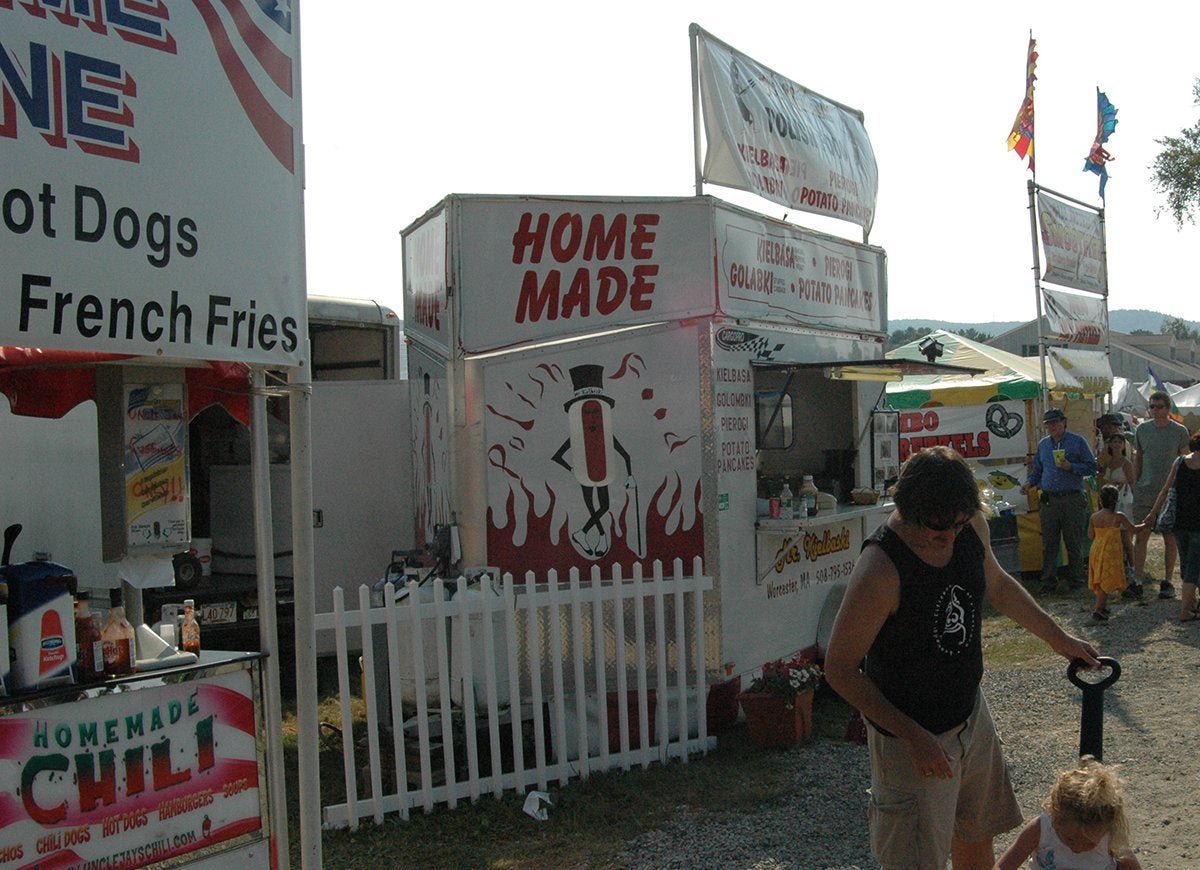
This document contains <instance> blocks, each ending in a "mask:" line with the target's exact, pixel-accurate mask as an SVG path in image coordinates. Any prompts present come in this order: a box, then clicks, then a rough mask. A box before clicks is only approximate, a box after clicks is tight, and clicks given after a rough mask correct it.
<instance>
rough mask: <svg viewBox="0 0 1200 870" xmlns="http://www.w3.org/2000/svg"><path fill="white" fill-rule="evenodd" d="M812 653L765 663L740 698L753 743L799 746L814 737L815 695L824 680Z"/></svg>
mask: <svg viewBox="0 0 1200 870" xmlns="http://www.w3.org/2000/svg"><path fill="white" fill-rule="evenodd" d="M822 676H823V674H822V671H821V666H820V665H818V664H817V663H816V661H814V660H813V658H812V656H811V654H810V653H807V652H801V653H797V654H796V655H794V656H792V657H791V658H787V659H776V660H775V661H770V662H766V663H764V664H763V666H762V672H761V673H760V674H759V675H758V676H756V677H755V678H754V679H753V680H752V681H751V682H750V686H749V688H747V689H746V691H744V692H742V693H741V694H740V695H738V700H739V701H740V702H741V704H742V710H743V711H745V713H746V731H747V733H748V734H749V736H750V740H751V741H753V742H754V743H755V744H757V745H759V746H764V747H781V746H796V745H798V744H800V743H807V742H808V740H809V738H810V737H812V704H813V693H814V692H815V690H816V688H817V686H819V685H820V683H821V679H822Z"/></svg>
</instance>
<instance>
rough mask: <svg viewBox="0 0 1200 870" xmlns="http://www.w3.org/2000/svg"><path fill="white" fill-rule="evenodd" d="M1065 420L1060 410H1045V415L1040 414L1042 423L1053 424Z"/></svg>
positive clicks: (1065, 416) (1065, 417)
mask: <svg viewBox="0 0 1200 870" xmlns="http://www.w3.org/2000/svg"><path fill="white" fill-rule="evenodd" d="M1065 419H1067V415H1066V414H1064V413H1063V412H1062V409H1061V408H1047V409H1046V413H1045V414H1042V422H1043V423H1055V422H1057V421H1059V420H1065Z"/></svg>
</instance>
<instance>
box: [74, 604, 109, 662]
mask: <svg viewBox="0 0 1200 870" xmlns="http://www.w3.org/2000/svg"><path fill="white" fill-rule="evenodd" d="M75 650H76V655H75V659H76V667H77V668H78V669H79V682H81V683H92V682H95V681H96V680H103V679H104V644H103V642H102V641H101V639H100V623H99V622H97V621H96V614H94V613H92V609H91V595H90V594H88V593H87V592H80V593H79V594H78V595H77V596H76V598H75Z"/></svg>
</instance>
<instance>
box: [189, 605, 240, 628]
mask: <svg viewBox="0 0 1200 870" xmlns="http://www.w3.org/2000/svg"><path fill="white" fill-rule="evenodd" d="M196 610H197V613H196V618H197V619H198V620H200V624H201V625H228V624H229V623H231V622H237V602H236V601H214V602H211V603H209V604H201V605H199V606H198V607H197V608H196Z"/></svg>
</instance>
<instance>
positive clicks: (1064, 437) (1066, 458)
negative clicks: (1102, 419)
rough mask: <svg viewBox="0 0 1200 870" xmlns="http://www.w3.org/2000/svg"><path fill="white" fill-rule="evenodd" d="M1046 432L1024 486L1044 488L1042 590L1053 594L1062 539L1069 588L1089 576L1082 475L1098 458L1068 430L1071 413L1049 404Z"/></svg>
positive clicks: (1024, 490)
mask: <svg viewBox="0 0 1200 870" xmlns="http://www.w3.org/2000/svg"><path fill="white" fill-rule="evenodd" d="M1042 422H1043V423H1044V424H1045V426H1046V432H1047V435H1046V437H1045V438H1043V439H1042V440H1041V441H1039V442H1038V446H1037V452H1036V453H1034V455H1033V468H1032V469H1031V470H1030V472H1029V477H1028V479H1027V480H1026V481H1025V483H1024V485H1023V486H1022V487H1021V493H1022V494H1024V493H1027V492H1029V490H1030V488H1032V487H1037V488H1038V489H1039V490H1041V494H1040V495H1039V496H1038V501H1039V502H1040V503H1041V506H1040V509H1039V510H1038V516H1039V518H1040V519H1041V525H1042V592H1053V591H1055V589H1056V588H1057V585H1058V583H1057V578H1058V542H1059V538H1060V537H1061V538H1062V542H1063V544H1065V545H1066V548H1067V572H1066V573H1067V580H1066V582H1067V588H1068V589H1080V588H1082V587H1083V584H1084V577H1086V576H1087V568H1086V566H1085V565H1084V562H1083V538H1084V535H1085V534H1086V533H1087V521H1088V500H1087V495H1086V493H1085V492H1084V490H1083V479H1084V478H1085V477H1089V476H1090V475H1093V474H1095V473H1096V467H1097V466H1096V457H1095V456H1093V455H1092V448H1091V447H1089V446H1088V443H1087V439H1085V438H1084V437H1083V436H1081V435H1076V434H1075V433H1074V432H1068V431H1067V415H1066V414H1064V413H1063V412H1062V410H1061V409H1059V408H1047V409H1046V413H1045V414H1043V415H1042Z"/></svg>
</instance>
